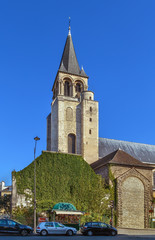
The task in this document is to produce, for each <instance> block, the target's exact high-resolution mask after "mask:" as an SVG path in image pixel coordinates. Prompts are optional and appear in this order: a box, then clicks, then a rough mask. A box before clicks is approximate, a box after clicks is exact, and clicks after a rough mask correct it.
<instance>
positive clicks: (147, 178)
mask: <svg viewBox="0 0 155 240" xmlns="http://www.w3.org/2000/svg"><path fill="white" fill-rule="evenodd" d="M52 92H53V100H52V103H51V113H50V114H49V115H48V116H47V151H52V152H62V153H71V154H78V155H82V157H83V158H84V159H85V161H86V162H87V163H88V164H90V166H91V167H92V168H93V170H94V171H95V173H96V174H100V175H101V176H102V177H103V178H104V179H105V181H106V182H107V183H109V184H111V183H110V178H109V174H110V173H112V174H113V177H114V179H115V182H116V195H117V196H116V200H115V209H116V211H117V216H118V226H119V227H126V228H148V227H150V221H152V219H153V217H154V215H153V214H154V213H153V211H152V210H151V209H153V208H154V206H153V198H154V197H155V193H154V191H153V190H155V187H154V186H155V174H154V169H155V146H154V145H147V144H141V143H133V142H126V141H120V140H113V139H106V138H100V137H99V136H98V132H99V114H98V113H99V103H98V102H97V101H96V100H95V99H94V93H93V92H92V91H91V90H89V89H88V76H87V74H86V73H85V71H84V69H83V68H81V69H80V67H79V64H78V61H77V58H76V54H75V49H74V45H73V41H72V36H71V29H70V26H69V32H68V36H67V39H66V43H65V47H64V50H63V54H62V58H61V61H60V65H59V69H58V72H57V75H56V77H55V81H54V83H53V87H52ZM150 210H151V211H152V212H151V211H150ZM150 212H151V214H150Z"/></svg>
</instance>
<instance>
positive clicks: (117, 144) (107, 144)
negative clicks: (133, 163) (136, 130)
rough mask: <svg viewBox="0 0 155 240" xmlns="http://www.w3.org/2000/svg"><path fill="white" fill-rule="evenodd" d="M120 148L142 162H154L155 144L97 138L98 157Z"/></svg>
mask: <svg viewBox="0 0 155 240" xmlns="http://www.w3.org/2000/svg"><path fill="white" fill-rule="evenodd" d="M118 149H121V150H123V151H124V152H126V153H128V154H130V155H131V156H132V157H134V158H136V159H138V160H140V161H141V162H143V163H148V164H155V145H149V144H142V143H134V142H127V141H120V140H114V139H107V138H99V157H100V158H101V157H105V156H106V155H108V154H110V153H112V152H114V151H116V150H118Z"/></svg>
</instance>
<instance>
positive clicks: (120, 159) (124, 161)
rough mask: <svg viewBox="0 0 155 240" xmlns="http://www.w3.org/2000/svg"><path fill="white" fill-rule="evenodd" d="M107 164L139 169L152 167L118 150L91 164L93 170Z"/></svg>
mask: <svg viewBox="0 0 155 240" xmlns="http://www.w3.org/2000/svg"><path fill="white" fill-rule="evenodd" d="M107 163H110V164H118V165H127V166H137V167H138V166H139V167H145V168H146V167H149V168H150V167H151V168H152V166H150V165H148V164H145V163H142V162H141V161H139V160H137V159H136V158H134V157H132V156H131V155H129V154H128V153H126V152H124V151H122V150H120V149H118V150H117V151H115V152H112V153H110V154H108V155H107V156H105V157H103V158H101V159H99V160H97V161H96V162H94V163H92V164H91V167H92V168H93V169H95V168H98V167H100V166H102V165H105V164H107Z"/></svg>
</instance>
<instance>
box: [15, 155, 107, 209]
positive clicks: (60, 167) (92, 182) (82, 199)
mask: <svg viewBox="0 0 155 240" xmlns="http://www.w3.org/2000/svg"><path fill="white" fill-rule="evenodd" d="M13 176H14V177H15V178H16V184H17V193H18V194H24V190H25V189H30V190H31V191H32V192H33V188H34V162H32V163H31V164H30V165H28V166H27V167H26V168H24V169H23V170H21V171H19V172H13ZM107 191H108V190H107V189H105V188H104V182H103V180H102V178H101V177H100V176H99V175H96V174H95V172H94V171H93V170H92V168H91V167H90V166H89V164H87V162H86V161H84V160H83V158H82V157H81V156H76V155H71V154H63V153H50V152H43V153H42V154H41V155H40V156H39V157H38V158H37V159H36V198H37V208H38V210H40V211H41V210H47V209H49V208H50V207H51V208H52V207H53V206H54V205H55V204H56V203H58V202H70V203H72V204H73V205H75V206H76V208H77V209H78V210H81V211H95V212H96V211H98V209H99V206H100V205H101V199H103V198H104V196H105V195H106V194H107ZM32 197H33V196H32Z"/></svg>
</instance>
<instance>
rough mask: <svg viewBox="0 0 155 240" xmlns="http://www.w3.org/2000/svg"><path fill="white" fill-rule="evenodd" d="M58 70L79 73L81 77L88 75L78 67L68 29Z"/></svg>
mask: <svg viewBox="0 0 155 240" xmlns="http://www.w3.org/2000/svg"><path fill="white" fill-rule="evenodd" d="M59 71H61V72H66V73H70V74H75V75H79V76H82V77H88V76H87V75H86V73H85V71H84V69H83V68H82V69H80V67H79V64H78V61H77V57H76V54H75V50H74V45H73V41H72V36H71V33H70V30H69V33H68V36H67V39H66V43H65V47H64V51H63V54H62V58H61V62H60V66H59Z"/></svg>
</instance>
